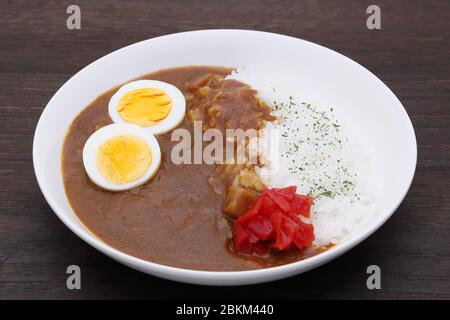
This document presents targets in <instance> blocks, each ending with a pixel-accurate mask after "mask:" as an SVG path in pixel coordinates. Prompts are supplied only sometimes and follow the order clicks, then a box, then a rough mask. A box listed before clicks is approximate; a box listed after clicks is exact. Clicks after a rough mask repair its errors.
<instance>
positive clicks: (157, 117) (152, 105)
mask: <svg viewBox="0 0 450 320" xmlns="http://www.w3.org/2000/svg"><path fill="white" fill-rule="evenodd" d="M171 108H172V99H171V97H170V96H169V95H168V94H167V93H166V92H165V91H163V90H161V89H153V88H141V89H136V90H133V91H130V92H128V93H126V94H125V95H124V96H123V97H122V98H120V100H119V105H118V107H117V111H118V112H119V115H120V117H121V118H122V119H123V120H124V121H126V122H128V123H132V124H137V125H139V126H145V127H147V126H152V125H154V124H156V123H157V122H159V121H161V120H163V119H165V118H166V117H167V115H168V114H169V112H170V110H171Z"/></svg>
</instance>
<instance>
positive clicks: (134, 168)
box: [97, 135, 152, 184]
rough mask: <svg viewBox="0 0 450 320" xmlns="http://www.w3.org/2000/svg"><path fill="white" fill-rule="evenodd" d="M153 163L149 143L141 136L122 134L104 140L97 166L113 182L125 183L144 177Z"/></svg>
mask: <svg viewBox="0 0 450 320" xmlns="http://www.w3.org/2000/svg"><path fill="white" fill-rule="evenodd" d="M151 163H152V154H151V150H150V148H149V146H148V144H147V143H146V142H145V141H144V140H142V139H141V138H137V137H135V136H131V135H121V136H117V137H114V138H112V139H110V140H107V141H106V142H104V143H103V144H102V145H101V146H100V148H99V151H98V153H97V167H98V169H99V171H100V173H101V175H102V176H103V177H104V178H105V179H106V180H107V181H108V182H111V183H115V184H124V183H128V182H132V181H134V180H136V179H138V178H140V177H142V176H143V175H144V174H145V173H146V172H147V170H148V168H149V167H150V164H151Z"/></svg>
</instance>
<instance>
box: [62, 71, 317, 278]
mask: <svg viewBox="0 0 450 320" xmlns="http://www.w3.org/2000/svg"><path fill="white" fill-rule="evenodd" d="M231 71H232V69H229V68H221V67H184V68H173V69H166V70H162V71H158V72H155V73H151V74H148V75H145V76H144V77H142V78H141V79H153V80H160V81H164V82H167V83H170V84H173V85H174V86H176V87H178V88H179V89H180V90H181V91H182V92H183V94H184V95H185V97H186V102H187V114H186V116H185V120H184V122H183V123H182V124H181V127H183V128H186V129H188V130H192V121H193V120H194V119H197V118H201V119H202V120H206V123H207V124H208V125H209V126H210V127H215V128H219V129H221V130H223V129H224V128H226V127H227V126H232V127H239V126H242V127H243V128H244V129H247V128H249V127H250V128H255V129H257V128H258V127H260V126H261V125H262V123H263V121H271V120H272V118H271V116H270V112H269V110H266V109H265V107H264V105H262V103H261V101H258V99H257V98H256V97H255V94H254V93H255V92H254V90H253V89H251V88H250V87H249V86H247V85H245V84H243V83H241V82H239V81H234V80H225V81H224V80H223V78H224V77H225V76H226V75H227V74H229V73H230V72H231ZM205 84H209V85H205ZM205 88H206V89H205ZM211 88H212V89H211ZM210 90H216V91H215V94H216V95H215V96H214V97H215V98H214V99H215V100H214V101H215V103H216V104H217V105H218V106H220V108H221V113H220V114H221V115H222V117H216V118H214V117H210V116H211V114H213V113H212V112H209V113H208V111H209V110H206V109H205V108H207V105H206V104H207V103H208V101H211V99H212V96H211V94H212V93H213V92H211V91H210ZM116 91H117V89H113V90H111V91H108V92H106V93H104V94H102V95H101V96H99V97H98V98H97V99H96V100H95V101H93V102H92V103H91V104H90V105H89V106H87V107H86V108H85V109H84V110H83V111H82V112H81V113H80V114H79V115H78V116H77V117H76V119H75V120H74V121H73V123H72V125H71V127H70V130H69V132H68V134H67V136H66V139H65V142H64V146H63V154H62V168H63V179H64V186H65V190H66V194H67V197H68V199H69V202H70V204H71V206H72V208H73V210H74V212H75V213H76V215H77V216H78V218H79V219H80V220H81V222H82V223H83V224H84V225H85V226H86V227H87V228H88V229H89V230H90V231H91V232H92V233H93V234H95V235H96V236H97V237H98V238H100V239H101V240H102V241H104V242H105V243H107V244H109V245H110V246H112V247H114V248H116V249H118V250H120V251H123V252H125V253H127V254H130V255H132V256H136V257H138V258H142V259H145V260H148V261H151V262H155V263H160V264H164V265H169V266H174V267H181V268H188V269H196V270H210V271H237V270H249V269H258V268H264V267H270V266H275V265H280V264H286V263H290V262H293V261H296V260H300V259H303V258H305V257H308V256H311V255H314V254H317V253H318V251H317V250H314V249H308V250H305V251H298V250H291V251H287V252H271V253H270V254H269V255H267V256H264V257H259V256H250V255H242V254H236V253H235V252H234V251H233V246H232V241H230V239H231V224H232V219H230V217H228V216H226V215H224V212H223V211H224V207H225V208H226V205H227V203H229V199H227V191H228V190H229V188H230V187H233V189H232V192H233V194H234V193H236V192H237V193H238V194H239V196H240V197H242V196H243V193H242V192H240V189H236V188H241V189H242V188H244V189H245V190H247V191H249V190H250V189H252V188H251V187H250V188H249V187H248V186H247V185H243V186H240V185H239V179H240V178H242V176H244V180H245V179H247V178H246V177H247V176H248V175H250V178H248V179H247V181H253V180H249V179H254V177H253V176H251V168H246V167H245V166H244V167H226V166H222V167H220V166H215V165H208V164H191V165H189V164H183V165H175V164H174V163H173V162H172V161H171V159H170V154H171V150H172V148H173V147H174V146H175V144H176V143H177V142H176V141H171V135H170V133H168V134H164V135H161V136H158V137H157V139H158V142H159V144H160V148H161V153H162V162H161V167H160V170H159V171H158V173H157V174H156V176H155V177H154V179H153V180H151V181H150V182H148V183H146V184H144V185H142V186H139V187H136V188H133V189H131V190H128V191H123V192H110V191H106V190H103V189H101V188H99V187H97V186H96V185H95V184H94V183H92V182H91V181H90V179H89V177H88V176H87V174H86V172H85V170H84V167H83V161H82V150H83V146H84V144H85V142H86V140H87V139H88V138H89V136H90V135H91V134H92V133H93V132H95V131H96V130H97V129H99V128H101V127H103V126H105V125H107V124H110V123H111V119H110V118H109V115H108V102H109V100H110V98H111V96H112V95H113V94H114V93H115V92H116ZM236 92H239V95H237V94H236ZM202 95H203V97H202ZM208 99H209V100H208ZM208 116H209V117H208ZM232 181H234V185H233V186H231V184H232ZM236 181H237V182H236ZM257 183H258V182H255V183H253V185H254V186H255V187H254V188H253V189H255V190H250V191H249V193H248V194H247V195H248V197H251V193H252V192H255V194H257V192H258V190H257V189H258V188H260V187H258V186H257ZM241 184H242V183H241ZM244 197H245V195H244ZM245 199H247V198H245ZM245 199H244V200H242V199H241V200H237V201H238V202H239V203H240V204H242V203H243V201H247V200H248V199H247V200H245ZM239 203H238V204H239ZM245 206H247V204H245V205H244V208H245Z"/></svg>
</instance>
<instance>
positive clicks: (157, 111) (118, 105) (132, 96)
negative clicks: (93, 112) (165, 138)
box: [108, 80, 186, 135]
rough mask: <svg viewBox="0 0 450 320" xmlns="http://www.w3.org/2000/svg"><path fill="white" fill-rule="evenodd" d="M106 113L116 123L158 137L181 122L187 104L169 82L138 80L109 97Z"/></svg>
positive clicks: (179, 92)
mask: <svg viewBox="0 0 450 320" xmlns="http://www.w3.org/2000/svg"><path fill="white" fill-rule="evenodd" d="M108 111H109V116H110V117H111V119H112V120H113V121H114V122H115V123H129V124H135V125H138V126H141V127H143V128H145V129H146V130H148V131H149V132H151V133H152V134H154V135H159V134H163V133H166V132H169V131H171V130H172V129H175V128H176V127H177V126H178V125H179V124H180V123H181V122H182V121H183V119H184V115H185V113H186V101H185V99H184V96H183V93H181V91H180V90H178V88H177V87H175V86H173V85H171V84H169V83H166V82H162V81H156V80H138V81H133V82H129V83H127V84H125V85H123V86H122V87H120V89H119V90H118V91H117V92H116V93H115V94H114V95H113V96H112V97H111V100H110V101H109V106H108Z"/></svg>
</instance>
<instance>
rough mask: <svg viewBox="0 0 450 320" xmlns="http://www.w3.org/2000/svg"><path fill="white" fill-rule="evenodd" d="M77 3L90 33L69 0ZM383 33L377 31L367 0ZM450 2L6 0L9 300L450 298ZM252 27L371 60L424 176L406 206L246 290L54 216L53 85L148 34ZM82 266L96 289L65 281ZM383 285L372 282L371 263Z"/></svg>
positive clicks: (0, 227)
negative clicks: (44, 149)
mask: <svg viewBox="0 0 450 320" xmlns="http://www.w3.org/2000/svg"><path fill="white" fill-rule="evenodd" d="M72 3H77V4H78V5H80V7H81V10H82V30H80V31H69V30H68V29H67V28H66V26H65V19H66V14H65V10H66V8H67V6H68V5H69V4H72ZM373 3H376V4H378V5H380V7H381V9H382V29H381V30H377V31H370V30H368V29H367V28H366V27H365V20H366V17H367V15H366V13H365V10H366V8H367V6H368V5H370V4H373ZM449 16H450V2H449V1H445V0H442V1H419V0H416V1H406V0H403V1H372V0H371V1H365V0H351V1H317V0H306V1H300V0H292V1H269V0H266V1H242V0H239V1H235V0H232V1H200V0H190V1H182V0H179V1H136V0H134V1H131V0H128V1H118V0H115V1H103V0H102V1H88V0H83V1H81V0H78V1H25V0H16V1H6V0H0V119H1V122H0V144H1V149H0V179H1V180H0V182H1V183H0V298H2V299H26V298H34V299H37V298H41V299H42V298H62V299H72V298H75V299H80V298H94V299H98V298H125V299H126V298H149V299H151V298H215V299H220V298H261V299H273V298H286V299H300V298H341V299H346V298H368V299H372V298H381V299H388V298H392V299H397V298H406V299H418V298H436V299H445V298H446V299H449V298H450V196H449V189H450V188H449V186H450V130H449V129H450V106H449V98H450V63H449V56H450V40H449V38H450V20H449ZM209 28H244V29H257V30H266V31H272V32H277V33H282V34H287V35H291V36H295V37H299V38H303V39H306V40H310V41H313V42H316V43H319V44H321V45H324V46H326V47H329V48H332V49H334V50H336V51H338V52H341V53H343V54H344V55H346V56H348V57H350V58H352V59H354V60H356V61H357V62H359V63H361V64H362V65H364V66H365V67H367V68H368V69H369V70H371V71H372V72H374V73H375V74H376V75H377V76H378V77H379V78H380V79H382V80H383V81H384V82H385V83H386V84H387V85H388V86H389V87H390V88H391V89H392V90H393V91H394V92H395V93H396V94H397V96H398V97H399V99H400V100H401V101H402V103H403V104H404V106H405V108H406V109H407V111H408V113H409V115H410V117H411V119H412V122H413V124H414V128H415V130H416V134H417V139H418V148H419V150H418V151H419V153H418V156H419V159H418V167H417V173H416V177H415V179H414V182H413V185H412V187H411V190H410V192H409V194H408V195H407V197H406V199H405V200H404V202H403V203H402V205H401V206H400V208H399V209H398V210H397V212H396V213H395V214H394V216H393V217H392V218H391V219H390V220H389V221H388V222H387V223H386V224H385V225H384V226H383V227H382V228H381V229H380V230H379V231H378V232H376V233H375V234H374V235H373V236H371V237H370V238H369V239H367V240H366V241H364V242H363V243H362V244H361V245H359V246H358V247H357V248H355V249H354V250H352V251H351V252H349V253H347V254H345V255H344V256H342V257H341V258H339V259H337V260H335V261H333V262H331V263H329V264H327V265H325V266H323V267H321V268H318V269H316V270H313V271H310V272H308V273H306V274H303V275H299V276H297V277H294V278H291V279H287V280H283V281H278V282H273V283H269V284H263V285H257V286H246V287H241V288H239V290H236V289H235V288H209V287H202V286H190V285H184V284H179V283H175V282H170V281H165V280H161V279H158V278H154V277H150V276H147V275H144V274H141V273H139V272H136V271H133V270H131V269H128V268H126V267H124V266H122V265H120V264H118V263H116V262H114V261H112V260H110V259H108V258H107V257H105V256H103V255H102V254H100V253H99V252H97V251H95V250H94V249H93V248H91V247H90V246H88V245H87V244H86V243H84V242H83V241H82V240H80V239H78V238H77V237H76V236H75V235H74V234H73V233H71V232H70V231H69V230H68V229H67V228H66V227H65V226H64V225H63V224H62V223H61V222H60V221H59V220H58V218H57V217H56V216H55V214H54V213H53V212H52V210H51V209H50V208H49V207H48V205H47V203H46V201H45V199H44V198H43V196H42V194H41V192H40V190H39V188H38V185H37V183H36V181H35V177H34V173H33V166H32V156H31V149H32V139H33V133H34V129H35V126H36V124H37V121H38V118H39V115H40V114H41V112H42V110H43V108H44V106H45V105H46V103H47V102H48V100H49V99H50V97H51V96H52V94H53V93H54V92H55V91H56V90H57V89H58V88H59V87H60V86H61V85H62V84H63V83H64V82H65V81H66V80H67V79H69V77H70V76H71V75H73V74H74V73H75V72H77V71H78V70H79V69H81V68H82V67H84V66H85V65H87V64H89V63H90V62H92V61H94V60H96V59H97V58H99V57H101V56H103V55H105V54H107V53H109V52H111V51H113V50H116V49H118V48H121V47H123V46H125V45H128V44H131V43H134V42H136V41H140V40H144V39H147V38H151V37H154V36H159V35H163V34H169V33H173V32H180V31H186V30H197V29H209ZM69 264H77V265H80V267H81V268H82V272H83V282H82V285H83V288H82V290H79V291H76V290H75V291H69V290H67V289H66V285H65V281H66V274H65V269H66V267H67V266H68V265H69ZM370 264H378V265H379V266H380V267H381V269H382V289H381V290H378V291H369V290H367V288H366V285H365V281H366V274H365V270H366V267H367V266H368V265H370Z"/></svg>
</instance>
